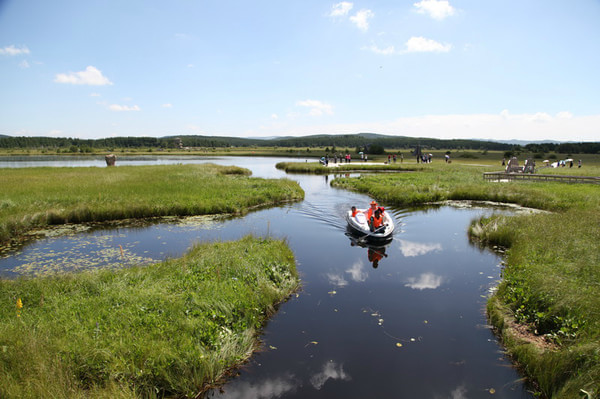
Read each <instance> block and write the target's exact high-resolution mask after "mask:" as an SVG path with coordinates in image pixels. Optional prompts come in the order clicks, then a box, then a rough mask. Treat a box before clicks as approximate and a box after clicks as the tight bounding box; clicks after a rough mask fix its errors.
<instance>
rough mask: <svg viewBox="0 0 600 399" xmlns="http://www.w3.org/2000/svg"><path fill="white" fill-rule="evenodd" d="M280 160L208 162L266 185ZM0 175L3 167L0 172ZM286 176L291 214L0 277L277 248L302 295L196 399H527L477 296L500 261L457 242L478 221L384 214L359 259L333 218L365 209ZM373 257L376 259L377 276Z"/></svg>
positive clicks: (12, 262)
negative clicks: (200, 247)
mask: <svg viewBox="0 0 600 399" xmlns="http://www.w3.org/2000/svg"><path fill="white" fill-rule="evenodd" d="M280 160H281V159H273V158H213V159H210V162H214V163H221V164H235V165H239V166H244V167H247V168H249V169H251V170H253V174H254V175H255V176H260V177H269V178H272V177H276V178H279V177H284V176H285V175H284V173H283V172H280V171H277V170H276V169H275V168H274V165H275V163H276V162H278V161H280ZM206 161H207V160H206V159H195V160H193V162H206ZM102 162H103V160H102ZM132 162H138V161H132ZM139 162H141V161H139ZM147 162H153V161H151V160H150V161H147ZM163 162H164V161H163ZM176 162H177V163H184V162H185V159H184V160H182V159H179V160H178V161H176ZM120 164H123V163H120ZM0 166H6V165H3V164H2V162H1V160H0ZM80 166H89V165H80ZM99 166H100V165H99ZM13 167H14V166H13ZM290 178H292V179H294V180H297V181H298V182H299V183H300V184H301V186H302V187H303V189H304V190H305V191H306V198H305V200H304V201H303V202H301V203H296V204H288V205H285V206H282V207H278V208H271V209H267V210H261V211H257V212H253V213H250V214H248V215H247V216H245V217H243V218H236V219H225V220H223V219H221V220H206V218H192V219H186V220H184V221H179V222H172V223H159V224H151V225H147V226H139V227H131V226H122V227H114V228H110V229H100V230H93V229H92V230H88V231H84V232H79V233H77V234H73V235H67V236H59V237H56V238H47V239H41V240H38V241H35V242H32V243H30V244H29V245H27V246H25V247H24V248H22V249H21V250H20V251H19V252H18V253H11V254H8V255H7V256H6V257H5V258H3V259H0V273H3V274H4V275H7V276H11V275H14V273H15V272H16V271H18V272H35V271H39V270H43V269H45V270H56V269H59V268H62V269H73V270H76V269H80V268H86V267H100V266H106V265H111V264H123V265H127V264H129V263H135V262H144V261H146V262H155V261H158V260H161V259H164V258H166V257H169V256H172V257H176V256H180V255H181V254H182V253H183V252H185V250H186V249H187V248H189V246H190V245H192V244H193V243H194V242H198V241H212V240H229V239H236V238H239V237H241V236H243V235H246V234H248V233H254V234H257V235H271V236H274V237H278V238H285V239H286V240H287V242H288V243H289V245H290V246H291V248H292V249H293V251H294V253H295V255H296V260H297V263H298V270H299V272H300V274H301V278H302V282H303V289H302V291H301V292H300V293H299V294H298V296H294V297H293V298H291V300H289V301H288V302H286V303H285V304H283V305H282V306H281V307H280V309H279V312H278V313H277V314H276V315H275V316H274V317H273V319H272V320H271V321H270V322H269V323H268V325H267V326H266V327H265V330H264V333H263V336H262V341H263V345H262V350H261V351H260V352H259V353H258V354H256V355H255V356H254V357H253V358H252V359H251V361H250V362H249V363H248V364H247V365H245V366H244V367H243V368H242V369H241V370H240V375H239V376H238V377H236V378H234V379H232V380H231V381H230V382H228V383H227V384H226V385H225V386H224V387H223V391H222V392H221V391H213V392H210V393H209V394H208V396H209V397H211V398H216V397H219V398H309V397H310V398H365V397H375V398H392V397H393V398H453V399H459V398H484V397H485V398H487V397H490V395H493V396H492V397H495V398H531V397H532V396H531V395H530V394H529V393H528V392H527V391H526V389H525V387H524V385H523V383H522V381H521V379H520V376H519V375H518V373H517V372H516V371H515V370H514V369H513V368H512V367H511V364H510V362H509V361H508V360H507V359H506V358H505V357H504V356H503V354H502V348H501V347H500V346H499V344H498V342H497V341H496V339H495V338H494V336H493V334H492V333H491V331H490V329H489V327H488V326H487V325H486V318H485V313H484V308H485V302H486V297H487V296H488V294H489V290H490V289H491V288H492V287H494V286H495V285H496V284H497V281H498V279H499V276H500V271H501V268H500V261H501V259H500V258H499V257H498V256H496V255H495V254H493V253H491V252H489V251H480V250H479V249H477V248H476V247H474V246H472V245H470V244H469V242H468V239H467V234H466V231H467V226H468V223H469V221H470V220H471V219H472V218H475V217H478V216H479V215H481V214H483V213H490V212H492V210H491V209H489V208H488V209H484V208H468V209H458V208H452V207H441V208H438V209H430V210H427V211H410V210H404V209H394V208H392V207H386V209H388V211H389V212H392V213H393V214H394V216H395V219H396V224H397V232H396V235H395V238H394V240H393V241H392V242H391V243H389V244H388V245H387V246H385V247H380V248H368V247H361V246H358V245H353V241H352V240H351V239H350V238H349V237H348V236H346V234H345V222H344V221H343V214H344V212H345V211H346V210H347V209H349V207H350V206H351V205H357V206H359V207H366V204H367V203H368V201H369V200H370V199H369V198H368V197H366V196H364V195H359V194H355V193H350V192H347V191H343V190H337V189H334V188H331V187H330V186H329V179H330V178H331V177H323V176H298V175H293V176H290ZM384 205H385V204H384ZM121 248H122V251H121ZM374 257H380V258H381V260H379V262H378V264H377V267H374V265H373V263H372V260H373V259H374Z"/></svg>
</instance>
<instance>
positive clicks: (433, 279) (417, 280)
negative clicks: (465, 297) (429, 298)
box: [404, 273, 442, 291]
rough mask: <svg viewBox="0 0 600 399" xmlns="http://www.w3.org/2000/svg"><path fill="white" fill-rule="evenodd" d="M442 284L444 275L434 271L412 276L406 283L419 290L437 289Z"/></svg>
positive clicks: (406, 285) (407, 285)
mask: <svg viewBox="0 0 600 399" xmlns="http://www.w3.org/2000/svg"><path fill="white" fill-rule="evenodd" d="M440 285H442V276H438V275H436V274H433V273H423V274H421V275H420V276H419V277H410V278H409V279H408V283H406V284H404V286H405V287H409V288H412V289H413V290H419V291H422V290H427V289H429V290H435V289H436V288H438V287H439V286H440Z"/></svg>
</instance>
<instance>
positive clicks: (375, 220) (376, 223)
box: [368, 209, 385, 232]
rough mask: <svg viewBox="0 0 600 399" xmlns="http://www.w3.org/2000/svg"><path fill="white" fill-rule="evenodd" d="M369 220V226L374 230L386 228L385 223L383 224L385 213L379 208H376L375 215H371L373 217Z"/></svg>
mask: <svg viewBox="0 0 600 399" xmlns="http://www.w3.org/2000/svg"><path fill="white" fill-rule="evenodd" d="M368 220H369V227H370V229H371V231H373V232H377V231H379V230H382V229H384V228H385V225H384V224H383V215H382V214H381V210H379V209H377V210H375V212H374V213H373V216H371V218H370V219H368Z"/></svg>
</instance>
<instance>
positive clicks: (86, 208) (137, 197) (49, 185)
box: [0, 164, 304, 243]
mask: <svg viewBox="0 0 600 399" xmlns="http://www.w3.org/2000/svg"><path fill="white" fill-rule="evenodd" d="M249 174H250V171H249V170H247V169H243V168H239V167H235V166H219V165H211V164H208V165H160V166H122V167H115V168H15V169H3V170H2V173H1V174H0V186H1V187H2V192H1V194H0V243H1V242H6V241H8V240H11V239H14V238H18V237H19V236H21V235H22V234H23V233H25V232H26V231H28V230H31V229H32V228H38V227H44V226H47V225H55V224H64V223H82V222H101V221H108V220H121V219H130V218H148V217H155V216H191V215H205V214H223V213H233V214H235V213H243V212H245V211H247V210H248V209H249V208H252V207H256V206H260V205H272V204H276V203H281V202H284V201H293V200H299V199H302V198H303V196H304V192H303V191H302V189H301V188H300V186H299V185H298V184H297V183H296V182H293V181H291V180H287V179H280V180H274V179H261V178H252V177H249Z"/></svg>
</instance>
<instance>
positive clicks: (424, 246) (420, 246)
mask: <svg viewBox="0 0 600 399" xmlns="http://www.w3.org/2000/svg"><path fill="white" fill-rule="evenodd" d="M398 241H399V242H400V251H402V255H404V256H406V257H412V256H421V255H425V254H427V253H429V252H434V251H441V250H442V244H440V243H422V242H412V241H406V240H398Z"/></svg>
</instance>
